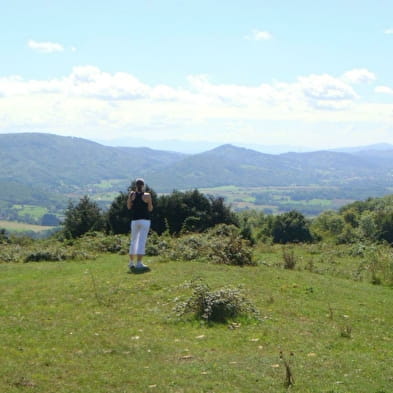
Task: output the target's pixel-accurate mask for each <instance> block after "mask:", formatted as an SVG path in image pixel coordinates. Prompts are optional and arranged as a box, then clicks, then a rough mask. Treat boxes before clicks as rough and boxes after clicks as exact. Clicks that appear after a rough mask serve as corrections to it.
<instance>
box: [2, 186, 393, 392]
mask: <svg viewBox="0 0 393 393" xmlns="http://www.w3.org/2000/svg"><path fill="white" fill-rule="evenodd" d="M124 198H126V195H125V194H120V195H119V196H118V197H117V199H116V200H115V201H114V202H113V204H112V206H111V209H110V210H109V211H108V212H106V213H105V212H102V211H101V209H100V208H99V206H98V205H97V204H96V203H95V202H94V201H92V200H90V199H89V198H88V197H84V198H82V199H81V200H80V202H79V203H78V204H76V203H75V204H70V205H69V207H68V209H67V210H66V212H65V221H64V223H63V227H62V230H61V231H59V232H57V233H56V234H54V235H52V236H51V237H50V238H47V239H42V240H33V239H31V238H27V237H21V236H15V235H10V234H9V233H7V232H6V231H4V230H3V231H1V232H0V243H1V248H0V261H1V262H0V270H1V275H0V276H1V280H0V286H1V293H2V295H1V299H0V340H1V343H2V344H1V346H2V354H3V355H2V357H1V358H0V367H1V370H2V373H1V376H0V391H6V392H11V393H13V392H20V391H21V390H23V391H26V390H28V391H45V392H56V393H58V392H64V393H66V392H84V393H86V392H87V393H89V392H94V393H96V392H102V393H104V392H130V393H131V392H133V393H134V392H137V393H139V392H141V393H142V392H143V393H144V392H154V391H156V392H160V393H161V392H163V393H165V392H168V393H169V392H170V393H175V392H190V393H197V392H198V393H199V392H215V393H221V392H222V393H223V392H228V391H229V392H261V391H265V392H286V391H293V392H299V393H300V392H301V393H315V392H321V393H349V392H353V393H370V392H371V393H388V392H391V391H392V390H393V375H392V373H391V367H390V362H389V361H388V359H391V358H392V357H393V334H392V329H391V326H392V324H393V316H392V313H391V312H390V311H391V309H392V307H393V297H392V288H393V263H392V258H393V250H392V247H391V244H392V242H393V230H392V228H393V225H392V223H393V213H392V210H391V206H392V197H391V196H387V197H384V198H375V199H371V198H370V199H368V200H365V201H363V202H355V203H353V204H349V205H346V206H344V207H343V208H342V209H341V210H340V211H338V212H326V213H323V214H322V215H320V216H318V217H316V218H315V219H313V220H309V219H306V218H305V217H304V216H303V215H302V214H301V213H299V212H297V211H290V212H288V213H283V214H278V215H275V216H273V215H266V214H264V213H262V212H259V213H257V212H243V213H234V212H232V211H231V209H230V208H229V207H228V206H226V205H225V204H223V200H222V199H220V198H217V199H216V198H214V197H206V196H205V195H204V194H202V193H200V192H199V191H197V190H194V191H192V192H185V193H182V192H175V193H173V194H171V195H166V196H161V197H157V199H156V200H155V203H156V205H155V206H156V216H155V226H153V227H154V231H153V232H152V233H151V234H150V236H149V240H148V245H147V258H146V263H147V264H149V266H150V267H151V272H149V273H146V274H130V273H129V272H128V269H127V263H128V256H127V253H128V242H129V236H128V235H127V232H128V218H127V217H123V215H122V214H120V213H121V212H122V209H124V203H123V202H124ZM170 207H171V208H174V211H175V212H176V214H171V215H170V214H166V215H164V212H165V211H167V212H168V211H170V210H171V209H170ZM180 207H181V208H180ZM206 211H207V212H208V213H209V214H202V213H203V212H206ZM86 213H88V214H86ZM78 217H84V219H82V220H78V219H77V218H78ZM211 217H214V220H211ZM76 222H78V224H75V223H76ZM93 228H94V229H93Z"/></svg>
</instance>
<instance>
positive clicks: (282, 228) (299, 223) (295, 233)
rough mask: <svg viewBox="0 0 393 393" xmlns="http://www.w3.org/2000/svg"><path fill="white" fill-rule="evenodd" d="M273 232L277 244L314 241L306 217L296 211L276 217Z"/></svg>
mask: <svg viewBox="0 0 393 393" xmlns="http://www.w3.org/2000/svg"><path fill="white" fill-rule="evenodd" d="M271 231H272V232H271V235H272V238H273V241H274V242H275V243H281V244H285V243H301V242H310V241H311V240H312V236H311V234H310V230H309V226H308V223H307V221H306V219H305V217H304V216H303V214H301V213H299V212H298V211H296V210H292V211H290V212H288V213H283V214H280V215H278V216H276V217H275V218H274V221H273V225H272V228H271Z"/></svg>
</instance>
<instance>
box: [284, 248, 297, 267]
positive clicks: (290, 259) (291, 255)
mask: <svg viewBox="0 0 393 393" xmlns="http://www.w3.org/2000/svg"><path fill="white" fill-rule="evenodd" d="M282 257H283V260H284V269H289V270H293V269H295V266H296V257H295V252H294V250H293V248H292V247H291V248H288V247H283V249H282Z"/></svg>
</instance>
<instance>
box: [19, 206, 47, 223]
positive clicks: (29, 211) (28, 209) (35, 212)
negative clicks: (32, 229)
mask: <svg viewBox="0 0 393 393" xmlns="http://www.w3.org/2000/svg"><path fill="white" fill-rule="evenodd" d="M13 208H14V209H15V210H17V212H18V214H19V215H20V216H24V215H26V216H31V217H32V218H34V219H36V220H39V219H41V217H42V216H43V215H44V214H46V213H48V209H47V208H45V207H42V206H34V205H13Z"/></svg>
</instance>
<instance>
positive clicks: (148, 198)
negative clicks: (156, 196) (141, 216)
mask: <svg viewBox="0 0 393 393" xmlns="http://www.w3.org/2000/svg"><path fill="white" fill-rule="evenodd" d="M145 202H146V203H147V210H149V212H151V211H153V201H152V199H151V195H150V194H145Z"/></svg>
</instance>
